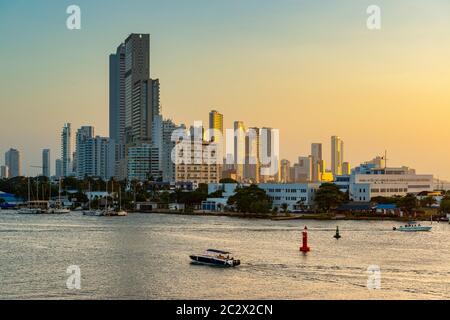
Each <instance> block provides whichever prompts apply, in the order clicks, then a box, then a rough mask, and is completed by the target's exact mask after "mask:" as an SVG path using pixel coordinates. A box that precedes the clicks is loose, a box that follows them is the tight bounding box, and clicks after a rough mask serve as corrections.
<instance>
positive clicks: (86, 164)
mask: <svg viewBox="0 0 450 320" xmlns="http://www.w3.org/2000/svg"><path fill="white" fill-rule="evenodd" d="M93 137H94V127H91V126H83V127H81V128H80V129H78V130H77V133H76V138H75V140H76V146H75V148H76V162H77V171H76V176H77V178H78V179H84V177H85V176H91V175H94V171H95V170H94V162H93V155H94V154H93V153H94V150H92V148H91V147H92V145H90V144H88V143H86V142H87V140H88V139H91V138H93ZM89 148H90V149H89Z"/></svg>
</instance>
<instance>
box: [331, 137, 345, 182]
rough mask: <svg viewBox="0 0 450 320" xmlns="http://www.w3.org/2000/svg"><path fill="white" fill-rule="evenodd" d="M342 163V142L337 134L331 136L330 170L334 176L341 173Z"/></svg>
mask: <svg viewBox="0 0 450 320" xmlns="http://www.w3.org/2000/svg"><path fill="white" fill-rule="evenodd" d="M343 163H344V142H343V141H342V140H341V138H339V137H338V136H332V137H331V172H332V173H333V175H334V176H339V175H342V164H343Z"/></svg>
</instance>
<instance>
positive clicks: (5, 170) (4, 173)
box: [0, 166, 8, 179]
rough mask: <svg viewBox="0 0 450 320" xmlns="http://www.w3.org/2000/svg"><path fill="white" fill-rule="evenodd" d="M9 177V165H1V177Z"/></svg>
mask: <svg viewBox="0 0 450 320" xmlns="http://www.w3.org/2000/svg"><path fill="white" fill-rule="evenodd" d="M7 178H8V167H7V166H0V179H7Z"/></svg>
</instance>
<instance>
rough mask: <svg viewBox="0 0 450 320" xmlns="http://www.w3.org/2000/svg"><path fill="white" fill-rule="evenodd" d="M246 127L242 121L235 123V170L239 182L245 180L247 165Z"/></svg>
mask: <svg viewBox="0 0 450 320" xmlns="http://www.w3.org/2000/svg"><path fill="white" fill-rule="evenodd" d="M245 134H246V130H245V125H244V122H242V121H235V122H234V168H235V170H236V177H237V179H238V181H242V180H243V179H244V163H245Z"/></svg>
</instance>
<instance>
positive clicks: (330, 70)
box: [0, 0, 450, 180]
mask: <svg viewBox="0 0 450 320" xmlns="http://www.w3.org/2000/svg"><path fill="white" fill-rule="evenodd" d="M72 4H76V5H78V6H79V7H80V8H81V30H69V29H67V27H66V19H67V17H68V14H67V13H66V8H67V7H68V6H69V5H72ZM372 4H376V5H378V6H379V7H380V8H381V30H369V29H368V28H367V27H366V20H367V18H368V14H367V13H366V9H367V7H368V6H369V5H372ZM449 18H450V2H448V0H428V1H424V0H397V1H389V0H370V1H366V0H358V1H354V0H339V1H338V0H334V1H331V0H321V1H312V0H277V1H275V0H270V1H269V0H227V1H217V0H190V1H186V0H177V1H175V0H164V1H162V0H159V1H149V0H130V1H118V0H107V1H105V0H96V1H88V0H71V1H61V0H53V1H51V0H47V1H44V0H39V1H25V0H15V1H7V0H0V42H1V43H2V44H1V46H0V155H3V153H4V152H6V151H7V149H9V148H10V147H14V148H17V149H19V150H20V151H21V155H22V171H23V174H36V170H37V169H32V168H30V166H31V165H40V164H41V151H42V149H44V148H50V149H51V151H52V171H54V160H55V159H56V158H57V157H59V155H60V131H61V128H62V126H63V125H64V123H65V122H70V123H72V127H73V128H74V131H75V130H76V129H77V128H78V127H80V126H82V125H93V126H94V127H95V133H96V134H98V135H102V136H107V135H108V56H109V54H110V53H113V52H115V49H116V47H117V46H118V45H119V44H120V43H121V42H122V41H123V40H124V39H125V38H126V37H127V36H128V35H129V34H130V33H150V34H151V71H150V72H151V76H152V78H159V79H160V82H161V103H162V113H163V115H164V117H165V118H171V119H173V120H174V121H175V122H177V123H185V124H187V125H191V124H193V122H194V121H196V120H202V121H203V122H204V123H205V124H207V121H208V112H209V111H210V110H211V109H217V110H219V111H220V112H222V113H223V114H224V117H225V127H226V128H232V123H233V121H234V120H241V121H244V123H245V124H246V125H247V126H248V127H250V126H257V127H264V126H266V127H272V128H278V129H279V130H280V140H281V141H280V150H281V156H282V157H283V158H287V159H289V160H291V162H295V161H296V159H297V157H298V156H304V155H309V154H310V144H311V143H312V142H322V143H323V147H324V157H325V160H326V162H327V164H328V166H329V165H330V137H331V136H332V135H338V136H340V137H341V138H342V139H343V140H344V142H345V155H344V157H345V160H346V161H349V162H350V163H351V165H352V166H355V165H358V164H359V163H361V162H364V161H367V160H370V159H372V158H373V157H375V156H377V155H382V154H384V151H385V150H387V151H388V159H389V161H388V165H392V166H400V165H405V166H409V167H412V168H415V169H416V170H417V172H418V173H430V174H434V175H435V176H436V177H439V178H441V179H445V180H450V147H449V140H450V128H449V126H448V125H449V119H450V90H449V89H450V41H449V40H450V19H449ZM73 134H74V133H73ZM3 162H4V159H3V156H1V157H0V164H3Z"/></svg>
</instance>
